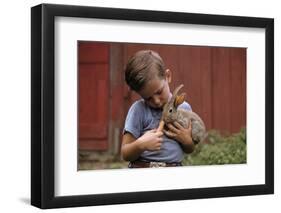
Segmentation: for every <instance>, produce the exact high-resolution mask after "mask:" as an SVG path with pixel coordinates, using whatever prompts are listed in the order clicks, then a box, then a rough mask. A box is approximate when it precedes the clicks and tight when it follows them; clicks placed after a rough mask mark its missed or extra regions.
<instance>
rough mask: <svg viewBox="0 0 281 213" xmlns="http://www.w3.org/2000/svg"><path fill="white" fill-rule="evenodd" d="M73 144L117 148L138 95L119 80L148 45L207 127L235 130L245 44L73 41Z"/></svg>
mask: <svg viewBox="0 0 281 213" xmlns="http://www.w3.org/2000/svg"><path fill="white" fill-rule="evenodd" d="M78 47H79V48H78V50H79V54H78V55H79V65H78V69H79V70H78V73H79V82H78V83H79V113H78V118H79V148H80V149H82V150H98V151H106V150H107V151H110V152H112V153H116V152H118V149H119V148H120V143H121V138H122V129H123V126H124V121H125V118H126V115H127V112H128V109H129V107H130V106H131V104H132V103H133V102H134V101H135V100H137V99H139V98H140V97H139V96H138V95H137V94H136V93H135V92H132V91H130V90H128V87H127V85H126V83H125V80H124V67H125V65H126V63H127V61H128V59H129V57H131V56H132V55H133V54H134V53H135V52H136V51H138V50H142V49H152V50H155V51H157V52H158V53H159V54H160V55H161V57H162V58H163V60H164V62H165V64H166V67H167V68H169V69H170V70H171V71H172V83H171V85H170V89H171V90H173V89H174V88H175V87H176V86H177V85H179V84H181V83H183V84H184V89H183V92H186V94H187V96H186V101H187V102H189V103H190V104H191V106H192V109H193V111H195V112H197V113H198V114H199V115H200V116H201V117H202V118H203V120H204V122H205V124H206V126H207V129H208V130H210V129H217V130H219V131H221V132H223V133H235V132H238V131H239V130H240V128H241V127H245V126H246V48H223V47H197V46H196V47H195V46H177V45H151V44H147V45H146V44H122V43H99V42H79V45H78Z"/></svg>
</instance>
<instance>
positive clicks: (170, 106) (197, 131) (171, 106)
mask: <svg viewBox="0 0 281 213" xmlns="http://www.w3.org/2000/svg"><path fill="white" fill-rule="evenodd" d="M182 87H183V84H181V85H179V86H178V87H177V88H176V89H175V90H174V92H173V95H172V97H171V99H170V100H169V101H168V102H167V103H166V104H165V105H164V107H163V112H162V117H161V120H160V124H159V127H158V131H163V132H164V133H165V131H167V130H165V126H164V125H166V124H169V123H173V122H174V121H177V122H178V123H179V124H180V125H181V126H183V127H185V128H188V126H189V122H191V124H192V125H191V126H192V130H191V136H192V140H193V142H194V143H195V144H198V143H200V142H202V141H203V140H204V139H205V138H206V137H207V133H206V127H205V124H204V122H203V120H202V119H201V118H200V117H199V115H197V114H196V113H195V112H192V111H187V110H184V109H178V106H179V105H180V104H182V103H183V102H184V99H185V93H182V94H180V95H177V94H178V92H179V90H180V89H181V88H182Z"/></svg>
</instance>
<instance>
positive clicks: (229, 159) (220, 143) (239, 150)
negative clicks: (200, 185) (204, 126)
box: [183, 128, 247, 166]
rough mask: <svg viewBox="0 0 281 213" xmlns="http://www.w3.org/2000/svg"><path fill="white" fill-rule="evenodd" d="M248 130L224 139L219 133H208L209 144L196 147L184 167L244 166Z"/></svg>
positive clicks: (244, 129) (185, 161)
mask: <svg viewBox="0 0 281 213" xmlns="http://www.w3.org/2000/svg"><path fill="white" fill-rule="evenodd" d="M246 157H247V144H246V128H242V129H241V131H240V132H239V133H237V134H233V135H230V136H227V137H223V136H222V135H221V134H220V133H219V132H218V131H215V130H212V131H209V132H208V138H207V142H205V143H204V142H203V143H200V144H198V145H197V146H196V148H195V150H194V152H193V153H191V154H187V155H185V157H184V160H183V165H185V166H187V165H216V164H242V163H246V161H247V159H246Z"/></svg>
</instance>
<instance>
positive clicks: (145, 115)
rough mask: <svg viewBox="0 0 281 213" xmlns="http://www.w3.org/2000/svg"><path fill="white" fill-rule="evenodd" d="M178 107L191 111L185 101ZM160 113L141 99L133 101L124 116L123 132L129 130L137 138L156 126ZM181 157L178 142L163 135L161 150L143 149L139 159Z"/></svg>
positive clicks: (169, 159) (172, 161)
mask: <svg viewBox="0 0 281 213" xmlns="http://www.w3.org/2000/svg"><path fill="white" fill-rule="evenodd" d="M179 108H183V109H186V110H190V111H191V107H190V105H189V104H188V103H187V102H184V103H182V104H181V105H180V106H179ZM161 115H162V110H161V109H153V108H151V107H149V106H148V105H147V104H146V103H145V101H144V100H143V99H140V100H138V101H136V102H135V103H133V105H132V106H131V107H130V109H129V112H128V114H127V117H126V121H125V127H124V131H123V132H124V133H125V132H129V133H131V134H132V135H133V136H134V137H135V138H139V137H140V136H142V135H143V134H144V133H145V132H146V131H148V130H151V129H155V128H157V127H158V125H159V122H160V119H161ZM182 159H183V150H182V148H181V146H180V144H179V143H178V142H177V141H175V140H173V139H170V138H168V137H167V136H166V135H163V142H162V146H161V150H159V151H144V152H143V153H142V154H141V155H140V157H139V160H143V161H158V162H166V163H175V162H181V161H182Z"/></svg>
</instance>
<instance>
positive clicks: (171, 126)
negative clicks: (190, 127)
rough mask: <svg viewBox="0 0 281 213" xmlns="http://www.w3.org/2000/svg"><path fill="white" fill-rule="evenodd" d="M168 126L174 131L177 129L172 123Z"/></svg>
mask: <svg viewBox="0 0 281 213" xmlns="http://www.w3.org/2000/svg"><path fill="white" fill-rule="evenodd" d="M168 127H169V129H170V130H172V131H173V132H175V133H176V132H177V131H178V129H177V128H176V127H174V126H173V125H172V124H168Z"/></svg>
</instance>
